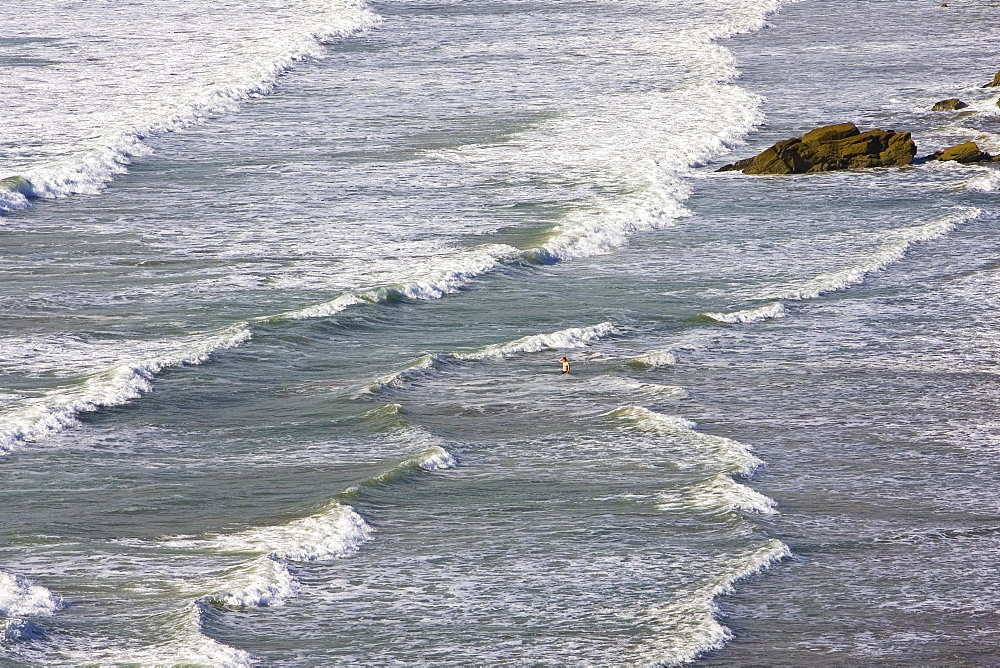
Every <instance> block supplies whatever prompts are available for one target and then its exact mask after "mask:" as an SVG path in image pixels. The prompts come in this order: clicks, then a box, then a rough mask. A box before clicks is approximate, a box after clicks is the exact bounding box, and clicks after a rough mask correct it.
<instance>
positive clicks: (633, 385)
mask: <svg viewBox="0 0 1000 668" xmlns="http://www.w3.org/2000/svg"><path fill="white" fill-rule="evenodd" d="M591 383H592V384H593V386H594V389H595V391H597V392H599V393H601V394H607V392H608V391H609V390H624V391H627V392H637V393H639V394H645V395H653V396H656V397H660V398H674V399H683V398H686V397H687V396H688V394H687V392H686V391H685V390H684V388H682V387H677V386H676V385H661V384H659V383H643V382H641V381H637V380H631V379H628V378H619V377H616V376H601V377H598V378H594V379H593V380H592V381H591Z"/></svg>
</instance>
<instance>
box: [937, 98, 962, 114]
mask: <svg viewBox="0 0 1000 668" xmlns="http://www.w3.org/2000/svg"><path fill="white" fill-rule="evenodd" d="M968 106H969V105H967V104H966V103H965V102H962V101H961V100H959V99H958V98H957V97H951V98H948V99H947V100H941V101H940V102H935V103H934V106H933V107H931V111H955V110H957V109H965V108H966V107H968Z"/></svg>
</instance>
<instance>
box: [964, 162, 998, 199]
mask: <svg viewBox="0 0 1000 668" xmlns="http://www.w3.org/2000/svg"><path fill="white" fill-rule="evenodd" d="M967 167H974V168H976V176H974V177H972V178H971V179H969V180H968V181H967V182H966V187H967V188H968V189H969V190H976V191H979V192H984V193H995V192H997V191H998V190H1000V169H994V168H990V167H978V166H975V165H967Z"/></svg>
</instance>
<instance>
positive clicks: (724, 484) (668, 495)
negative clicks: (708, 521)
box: [657, 474, 778, 515]
mask: <svg viewBox="0 0 1000 668" xmlns="http://www.w3.org/2000/svg"><path fill="white" fill-rule="evenodd" d="M657 507H658V508H660V509H661V510H674V511H685V510H690V509H699V510H708V511H712V512H730V511H734V510H738V511H742V512H746V513H759V514H761V515H774V514H775V513H777V512H778V511H777V509H776V508H775V503H774V500H773V499H771V498H770V497H767V496H765V495H763V494H761V493H760V492H758V491H756V490H753V489H751V488H749V487H747V486H746V485H741V484H740V483H738V482H736V481H735V480H733V479H732V478H730V477H729V476H728V475H725V474H719V475H716V476H713V477H711V478H709V479H708V480H702V481H699V482H697V483H695V484H693V485H690V486H688V487H686V488H683V489H679V490H670V491H668V492H662V493H661V494H660V502H659V503H658V504H657Z"/></svg>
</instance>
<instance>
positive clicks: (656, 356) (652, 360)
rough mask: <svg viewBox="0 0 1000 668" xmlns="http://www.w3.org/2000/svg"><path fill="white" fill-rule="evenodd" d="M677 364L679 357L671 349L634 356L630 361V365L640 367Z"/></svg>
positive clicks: (649, 367)
mask: <svg viewBox="0 0 1000 668" xmlns="http://www.w3.org/2000/svg"><path fill="white" fill-rule="evenodd" d="M675 364H677V357H676V356H674V354H673V353H672V352H670V351H667V350H664V351H659V352H654V353H648V354H646V355H642V356H640V357H633V358H632V359H630V360H629V361H628V365H629V366H631V367H635V368H638V369H656V368H658V367H662V366H673V365H675Z"/></svg>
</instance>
